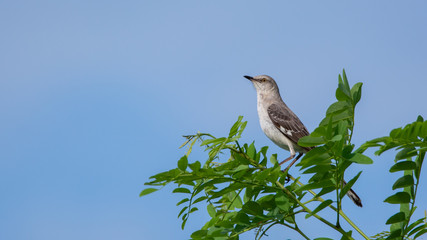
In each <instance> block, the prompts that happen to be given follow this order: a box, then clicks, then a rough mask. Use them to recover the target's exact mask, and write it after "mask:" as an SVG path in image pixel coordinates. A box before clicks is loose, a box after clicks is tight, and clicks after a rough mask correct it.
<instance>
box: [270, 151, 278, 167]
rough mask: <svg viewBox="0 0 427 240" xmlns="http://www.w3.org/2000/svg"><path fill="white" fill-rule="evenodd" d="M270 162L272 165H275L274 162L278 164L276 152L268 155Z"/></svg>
mask: <svg viewBox="0 0 427 240" xmlns="http://www.w3.org/2000/svg"><path fill="white" fill-rule="evenodd" d="M270 162H271V163H272V164H273V165H276V163H277V164H278V162H277V154H276V153H275V154H272V155H271V157H270Z"/></svg>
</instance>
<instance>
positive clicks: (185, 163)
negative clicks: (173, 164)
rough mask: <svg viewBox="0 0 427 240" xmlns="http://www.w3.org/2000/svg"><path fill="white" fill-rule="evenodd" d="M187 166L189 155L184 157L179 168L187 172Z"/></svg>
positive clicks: (179, 163) (180, 160)
mask: <svg viewBox="0 0 427 240" xmlns="http://www.w3.org/2000/svg"><path fill="white" fill-rule="evenodd" d="M187 165H188V159H187V155H184V156H183V157H182V158H181V159H179V161H178V168H179V169H181V170H182V171H185V169H187Z"/></svg>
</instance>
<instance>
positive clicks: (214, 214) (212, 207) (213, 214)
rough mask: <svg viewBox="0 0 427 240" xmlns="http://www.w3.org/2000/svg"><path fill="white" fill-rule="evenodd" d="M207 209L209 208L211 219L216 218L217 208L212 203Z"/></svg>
mask: <svg viewBox="0 0 427 240" xmlns="http://www.w3.org/2000/svg"><path fill="white" fill-rule="evenodd" d="M206 208H207V210H208V214H209V216H210V217H211V218H213V217H215V216H216V210H215V207H214V205H213V204H212V203H209V204H208V206H207V207H206Z"/></svg>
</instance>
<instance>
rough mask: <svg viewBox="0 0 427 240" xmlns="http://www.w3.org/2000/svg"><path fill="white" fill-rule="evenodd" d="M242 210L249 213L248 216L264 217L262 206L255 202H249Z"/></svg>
mask: <svg viewBox="0 0 427 240" xmlns="http://www.w3.org/2000/svg"><path fill="white" fill-rule="evenodd" d="M242 210H243V211H244V212H245V213H248V214H250V215H254V216H262V215H263V210H262V208H261V205H259V204H258V203H257V202H254V201H249V202H247V203H245V204H244V205H243V207H242Z"/></svg>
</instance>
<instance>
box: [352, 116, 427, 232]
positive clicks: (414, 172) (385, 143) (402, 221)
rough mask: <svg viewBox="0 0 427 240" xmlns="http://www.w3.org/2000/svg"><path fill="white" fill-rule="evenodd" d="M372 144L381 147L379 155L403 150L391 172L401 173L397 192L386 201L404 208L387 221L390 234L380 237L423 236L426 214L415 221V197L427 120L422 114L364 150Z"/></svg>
mask: <svg viewBox="0 0 427 240" xmlns="http://www.w3.org/2000/svg"><path fill="white" fill-rule="evenodd" d="M372 147H378V148H379V149H378V150H377V151H376V152H375V154H376V155H381V154H382V153H384V152H386V151H388V150H391V149H396V150H399V151H398V152H397V154H396V157H395V159H394V162H395V164H394V165H393V166H392V167H391V168H390V170H389V171H390V173H400V174H401V177H399V178H398V179H397V180H396V181H395V182H394V184H393V186H392V189H393V190H397V192H395V193H394V194H393V195H391V196H389V197H387V198H386V199H385V200H384V202H386V203H389V204H399V205H400V210H399V212H397V213H396V214H394V215H393V216H391V217H390V218H389V219H388V220H387V222H386V224H388V225H390V231H389V234H388V235H386V237H381V238H378V239H410V238H412V239H417V238H419V237H420V236H422V235H423V234H425V233H426V232H427V224H426V217H424V218H420V219H418V220H416V221H413V222H412V221H411V217H412V215H413V213H414V212H415V210H416V206H415V200H416V196H417V192H418V185H419V182H420V174H421V168H422V165H423V162H424V158H425V154H426V150H427V121H424V119H423V118H422V117H421V116H418V119H417V121H415V122H413V123H411V124H408V125H406V126H405V127H403V128H396V129H393V130H392V131H391V132H390V135H389V136H386V137H381V138H376V139H373V140H371V141H368V142H366V143H365V144H363V145H362V146H361V148H360V151H365V150H366V149H368V148H372Z"/></svg>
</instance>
